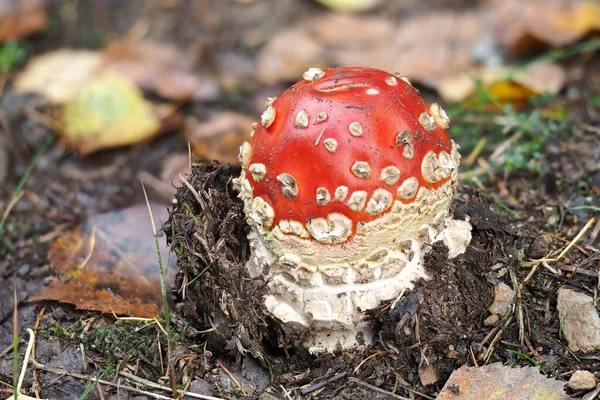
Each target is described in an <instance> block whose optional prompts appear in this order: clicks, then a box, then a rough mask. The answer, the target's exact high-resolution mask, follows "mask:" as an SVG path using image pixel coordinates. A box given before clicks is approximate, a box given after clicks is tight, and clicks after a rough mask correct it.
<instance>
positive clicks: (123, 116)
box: [62, 73, 160, 154]
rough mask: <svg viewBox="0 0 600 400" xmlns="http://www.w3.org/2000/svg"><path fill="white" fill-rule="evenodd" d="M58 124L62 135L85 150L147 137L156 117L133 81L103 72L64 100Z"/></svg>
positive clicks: (153, 129) (155, 125)
mask: <svg viewBox="0 0 600 400" xmlns="http://www.w3.org/2000/svg"><path fill="white" fill-rule="evenodd" d="M62 127H63V129H62V139H63V140H64V141H65V142H66V143H67V144H69V145H71V146H73V147H75V148H76V149H77V150H78V151H79V152H80V153H81V154H88V153H91V152H94V151H97V150H100V149H105V148H109V147H118V146H124V145H128V144H133V143H137V142H139V141H142V140H144V139H147V138H150V137H152V136H153V135H155V134H156V133H157V132H158V130H159V128H160V121H159V119H158V117H157V116H156V115H155V113H154V111H153V109H152V105H151V104H150V103H149V102H147V101H146V100H145V99H144V97H143V96H142V93H141V92H140V90H139V89H138V88H137V87H136V86H135V85H134V84H133V83H131V82H130V81H129V80H127V79H126V78H124V77H122V76H120V75H117V74H114V73H106V74H104V75H103V76H101V77H99V78H98V79H96V80H93V81H91V82H90V83H88V84H86V85H84V86H83V87H82V88H81V89H80V90H79V91H78V92H77V94H76V95H75V97H74V98H73V99H72V100H71V101H70V102H68V103H66V104H65V106H64V109H63V112H62Z"/></svg>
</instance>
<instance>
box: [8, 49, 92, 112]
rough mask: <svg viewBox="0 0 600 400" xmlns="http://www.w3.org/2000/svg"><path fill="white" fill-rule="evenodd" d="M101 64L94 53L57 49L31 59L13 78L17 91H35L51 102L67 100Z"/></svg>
mask: <svg viewBox="0 0 600 400" xmlns="http://www.w3.org/2000/svg"><path fill="white" fill-rule="evenodd" d="M101 66H102V57H101V56H100V54H99V53H98V52H95V51H86V50H68V49H64V50H57V51H53V52H50V53H46V54H43V55H41V56H38V57H36V58H34V59H33V60H32V61H31V62H30V63H29V64H28V65H27V68H26V69H25V71H23V73H21V74H20V75H19V76H18V77H17V79H16V80H15V85H14V87H15V89H16V90H17V91H18V92H21V93H23V92H35V93H39V94H40V95H42V96H44V97H45V98H47V99H48V100H49V101H50V102H53V103H64V102H66V101H69V100H71V99H72V98H73V97H74V96H75V94H76V93H77V91H79V89H80V88H81V87H82V86H83V85H84V84H86V83H87V82H88V81H89V80H90V77H91V76H92V75H93V73H94V72H95V71H97V70H98V68H100V67H101Z"/></svg>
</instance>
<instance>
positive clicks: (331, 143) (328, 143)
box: [323, 138, 338, 153]
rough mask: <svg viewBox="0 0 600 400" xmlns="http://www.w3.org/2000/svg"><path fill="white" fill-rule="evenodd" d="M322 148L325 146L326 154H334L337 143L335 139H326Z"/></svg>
mask: <svg viewBox="0 0 600 400" xmlns="http://www.w3.org/2000/svg"><path fill="white" fill-rule="evenodd" d="M323 146H325V149H326V150H327V151H328V152H330V153H335V151H336V150H337V147H338V142H337V140H335V139H332V138H327V139H325V140H324V141H323Z"/></svg>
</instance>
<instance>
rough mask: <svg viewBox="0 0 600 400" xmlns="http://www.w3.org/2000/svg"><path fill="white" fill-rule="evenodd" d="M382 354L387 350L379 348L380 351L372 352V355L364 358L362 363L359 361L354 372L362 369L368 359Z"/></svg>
mask: <svg viewBox="0 0 600 400" xmlns="http://www.w3.org/2000/svg"><path fill="white" fill-rule="evenodd" d="M381 354H385V351H383V350H378V351H376V352H375V353H373V354H371V355H370V356H368V357H367V358H365V359H364V360H362V361H361V362H360V363H359V364H358V365H357V366H356V368H354V370H353V371H352V374H355V373H356V372H357V371H358V370H359V369H360V367H362V366H363V364H364V363H366V362H367V361H369V360H370V359H372V358H374V357H377V356H379V355H381Z"/></svg>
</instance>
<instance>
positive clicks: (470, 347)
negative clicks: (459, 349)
mask: <svg viewBox="0 0 600 400" xmlns="http://www.w3.org/2000/svg"><path fill="white" fill-rule="evenodd" d="M469 353H470V354H471V360H473V365H475V367H476V368H479V363H478V362H477V358H475V354H474V353H473V346H469Z"/></svg>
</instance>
